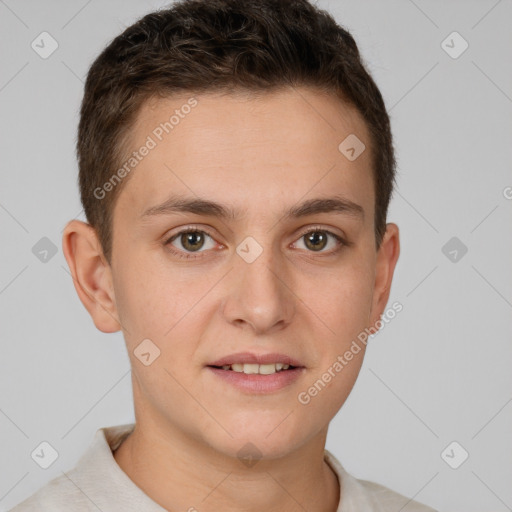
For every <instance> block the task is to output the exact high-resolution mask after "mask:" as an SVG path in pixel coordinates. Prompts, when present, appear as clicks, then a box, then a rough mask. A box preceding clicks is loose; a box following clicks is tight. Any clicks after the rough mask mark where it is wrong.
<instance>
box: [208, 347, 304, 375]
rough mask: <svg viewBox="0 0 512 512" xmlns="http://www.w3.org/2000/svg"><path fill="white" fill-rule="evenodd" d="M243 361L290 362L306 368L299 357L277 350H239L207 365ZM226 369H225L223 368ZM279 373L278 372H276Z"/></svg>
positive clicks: (222, 364)
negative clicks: (261, 352) (263, 352)
mask: <svg viewBox="0 0 512 512" xmlns="http://www.w3.org/2000/svg"><path fill="white" fill-rule="evenodd" d="M234 363H241V364H271V363H282V364H289V365H290V366H295V367H297V368H298V369H299V368H304V365H303V364H301V362H300V361H298V360H297V359H295V358H293V357H290V356H287V355H286V354H279V353H277V352H272V353H269V354H255V353H253V352H238V353H236V354H230V355H229V356H225V357H222V358H221V359H217V360H216V361H213V362H211V363H208V364H207V365H206V366H209V367H210V366H225V365H228V364H234ZM223 371H225V370H223ZM275 375H277V374H275ZM263 377H265V376H263Z"/></svg>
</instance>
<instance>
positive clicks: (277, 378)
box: [206, 366, 305, 393]
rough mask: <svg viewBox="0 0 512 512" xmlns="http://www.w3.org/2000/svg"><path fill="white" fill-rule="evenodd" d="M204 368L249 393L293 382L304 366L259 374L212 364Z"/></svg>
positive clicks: (276, 388) (275, 388)
mask: <svg viewBox="0 0 512 512" xmlns="http://www.w3.org/2000/svg"><path fill="white" fill-rule="evenodd" d="M206 368H208V370H211V371H212V372H213V373H214V374H215V375H218V376H219V377H220V378H221V379H224V380H225V381H226V382H228V383H229V384H232V385H233V386H235V387H236V388H238V389H240V390H242V391H249V392H251V393H271V392H272V391H278V390H280V389H282V388H284V387H286V386H289V385H290V384H292V383H293V382H295V381H296V380H297V379H298V378H299V377H300V376H301V375H302V373H303V372H304V370H305V368H304V367H301V368H293V369H291V370H281V371H280V372H276V373H272V374H270V375H260V374H259V373H253V374H246V373H243V372H235V371H233V370H223V369H222V368H214V367H212V366H207V367H206Z"/></svg>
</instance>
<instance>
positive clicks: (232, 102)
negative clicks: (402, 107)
mask: <svg viewBox="0 0 512 512" xmlns="http://www.w3.org/2000/svg"><path fill="white" fill-rule="evenodd" d="M189 97H190V95H188V96H187V95H183V96H175V97H173V98H166V99H163V98H159V99H153V100H151V101H149V100H148V101H147V102H146V103H145V104H144V106H143V108H142V110H141V111H140V112H139V115H138V117H137V120H136V123H135V124H134V126H133V130H132V138H131V141H130V143H131V145H132V146H133V149H136V148H139V147H140V146H141V145H142V144H143V143H144V141H145V140H146V138H147V136H148V135H149V134H151V133H152V131H153V130H154V128H155V127H156V126H158V124H159V123H160V122H163V121H164V120H166V119H168V118H169V112H171V113H172V112H173V111H174V110H175V109H176V108H178V109H179V108H180V107H181V106H182V105H183V104H185V103H186V101H187V99H188V98H189ZM195 98H196V99H197V101H198V105H197V106H196V107H195V108H194V109H193V110H192V111H191V113H190V114H188V115H187V116H185V118H184V119H182V120H181V121H180V123H179V125H177V126H175V128H174V129H173V130H172V132H170V133H169V134H167V135H165V137H164V138H163V140H162V141H161V142H159V143H158V145H157V147H156V148H155V149H153V150H152V151H151V152H150V153H149V154H148V155H147V156H146V157H145V158H144V159H143V160H142V161H141V162H140V163H139V164H138V166H137V167H136V169H135V170H134V171H132V173H131V174H130V175H129V178H127V182H126V183H124V188H123V189H122V191H121V193H120V195H119V197H118V199H117V202H116V204H115V209H114V216H113V253H112V260H111V265H109V264H108V263H107V262H106V260H105V258H104V257H103V253H102V251H101V247H100V243H99V241H98V239H97V236H96V232H95V231H94V229H92V227H90V226H89V225H88V224H86V223H83V222H81V221H77V220H73V221H71V222H69V223H68V225H67V227H66V229H65V231H64V236H63V248H64V254H65V256H66V259H67V261H68V264H69V267H70V270H71V273H72V276H73V280H74V283H75V287H76V289H77V292H78V294H79V296H80V299H81V300H82V302H83V304H84V305H85V307H86V308H87V310H88V311H89V313H90V315H91V317H92V319H93V321H94V323H95V325H96V326H97V328H98V329H100V330H101V331H103V332H116V331H118V330H120V329H122V331H123V334H124V338H125V341H126V345H127V349H128V353H129V356H130V360H131V364H132V384H133V395H134V407H135V415H136V427H135V430H134V432H133V434H131V435H130V436H129V437H128V438H127V439H126V440H125V441H124V443H123V444H122V445H121V447H120V448H119V449H118V450H117V451H116V452H115V454H114V458H115V460H116V462H117V463H118V464H119V466H120V467H121V469H122V470H123V471H124V472H125V473H126V474H127V475H128V476H129V477H130V478H131V479H132V480H133V482H135V484H137V485H138V486H139V487H140V488H141V489H142V490H143V491H144V492H145V493H146V494H147V495H148V496H150V497H151V498H152V499H153V500H154V501H156V502H157V503H159V504H160V505H161V506H162V507H164V508H166V509H167V510H173V511H177V510H195V509H197V510H200V511H201V512H210V511H218V510H223V511H228V512H229V511H240V510H245V511H247V512H251V511H255V512H256V511H261V510H266V511H268V512H273V511H280V512H283V511H285V512H288V511H299V510H300V511H303V510H308V511H310V512H313V511H318V512H320V511H322V512H325V511H333V512H334V511H335V510H336V509H337V506H338V503H339V500H340V486H339V483H338V481H337V478H336V475H335V474H334V473H333V471H332V470H331V469H330V467H329V466H328V465H327V463H326V462H325V461H324V458H323V457H324V448H325V441H326V436H327V430H328V426H329V422H330V421H331V419H332V418H333V417H334V416H335V415H336V413H337V412H338V410H339V409H340V408H341V406H342V405H343V403H344V402H345V400H346V398H347V396H348V395H349V393H350V391H351V390H352V388H353V386H354V383H355V381H356V379H357V376H358V373H359V371H360V368H361V364H362V362H363V357H364V352H365V351H364V346H363V350H361V351H360V352H359V353H358V354H357V355H356V356H354V358H353V359H352V360H351V361H350V363H348V364H347V365H346V366H345V367H344V368H343V370H342V371H341V372H339V373H338V374H336V377H335V378H332V379H331V380H330V382H329V383H328V384H327V385H326V387H325V388H324V389H323V390H322V391H321V392H319V393H318V395H317V396H315V397H314V398H312V399H311V401H310V402H309V403H308V404H306V405H303V404H301V403H299V401H298V400H297V395H298V394H299V393H300V392H301V391H305V390H307V389H308V388H309V387H310V386H311V385H312V384H313V383H314V382H315V381H316V380H317V379H319V378H321V376H322V374H323V373H324V372H326V371H327V369H328V368H329V367H331V366H332V365H333V363H334V362H335V361H336V358H337V356H338V355H342V354H343V353H344V352H345V351H346V350H347V349H348V348H349V347H350V345H351V343H352V341H353V340H355V339H356V338H357V335H358V334H359V333H360V332H362V331H364V329H365V328H368V327H370V326H373V325H374V324H375V322H377V320H379V318H380V316H381V314H383V312H384V310H385V307H386V304H387V302H388V298H389V293H390V287H391V282H392V278H393V273H394V268H395V265H396V262H397V260H398V256H399V250H400V249H399V231H398V227H397V226H396V224H393V223H388V224H387V230H386V234H385V237H384V240H383V242H382V244H381V246H380V248H379V250H378V251H377V250H376V247H375V235H374V221H373V219H374V203H375V195H374V188H373V178H372V172H371V160H370V138H369V133H368V130H367V127H366V125H365V123H364V121H363V119H362V117H361V116H360V115H359V114H358V112H357V111H355V110H354V109H353V108H352V107H349V106H347V105H346V104H343V103H341V102H340V101H339V100H338V99H337V98H335V97H334V96H329V95H325V94H323V93H320V92H319V91H317V90H314V89H310V88H306V87H301V88H297V89H291V88H288V89H283V90H280V91H274V92H270V93H265V94H264V95H263V96H262V97H259V98H256V97H252V96H247V95H245V96H244V95H242V94H236V95H235V94H230V95H223V96H221V95H218V94H212V93H209V94H202V95H197V96H195ZM349 134H356V135H357V137H358V138H359V139H360V140H361V141H363V142H364V143H365V145H366V150H365V151H364V152H363V153H362V154H361V155H360V156H359V157H358V158H357V159H356V160H354V161H349V160H348V159H347V158H346V157H345V156H344V155H343V154H342V153H341V152H340V151H339V150H338V145H339V144H340V142H341V141H343V140H344V139H345V138H346V137H347V136H348V135H349ZM171 193H172V194H182V195H186V196H187V197H196V196H200V197H201V198H206V199H209V200H213V201H216V202H219V203H221V204H223V205H227V206H232V207H235V208H238V209H240V210H244V215H242V216H240V217H238V218H236V219H222V220H221V219H218V218H216V217H212V216H205V215H197V214H190V213H174V214H169V215H161V216H152V217H150V218H146V219H143V218H141V215H142V213H143V212H144V211H145V210H146V209H148V208H150V207H152V206H155V205H157V204H160V203H162V202H163V201H164V200H165V199H167V197H168V196H169V194H171ZM334 194H339V195H342V196H343V197H345V198H347V199H349V200H351V201H353V202H355V203H357V204H359V205H361V206H362V207H363V209H364V218H363V219H358V218H356V217H353V216H349V215H343V214H342V215H340V214H339V213H335V212H327V213H319V214H315V215H311V216H308V217H305V218H299V219H286V218H284V217H283V215H284V212H285V211H286V210H287V209H288V208H290V207H292V206H295V205H297V204H299V203H301V202H303V201H305V200H307V199H312V198H317V197H331V196H332V195H334ZM187 227H193V228H196V229H198V230H206V231H207V232H208V234H209V235H211V238H210V237H209V236H206V235H204V236H205V239H204V245H203V247H201V244H200V242H197V239H196V241H193V242H192V249H193V248H194V247H197V248H199V250H198V251H197V250H196V252H193V250H192V251H191V250H190V249H189V250H188V254H189V255H191V256H193V257H194V259H190V260H187V259H182V258H179V257H178V256H176V255H174V254H172V252H171V251H170V250H169V246H171V248H173V249H174V250H175V251H176V252H178V253H179V252H181V253H182V254H187V250H186V249H187V247H188V248H190V246H184V245H183V242H185V243H186V239H185V237H182V238H181V239H180V237H179V236H178V237H177V238H176V239H175V240H174V241H173V242H172V243H169V244H168V245H165V242H166V241H167V240H168V239H169V238H170V237H171V236H172V235H174V234H176V233H177V232H178V231H179V230H180V229H184V228H187ZM322 230H324V231H322ZM325 230H328V231H331V232H333V233H335V234H338V235H340V236H342V237H343V238H345V239H346V240H347V241H348V242H349V243H350V245H346V246H343V245H341V246H339V245H337V243H336V240H335V239H334V238H333V237H332V236H329V237H328V240H327V243H326V245H323V244H322V243H321V242H316V246H315V245H314V244H313V245H309V246H308V245H307V244H306V240H305V239H306V238H307V237H304V234H305V233H307V232H308V231H313V232H318V231H320V232H321V233H323V234H324V235H325ZM247 236H252V237H253V238H254V239H255V240H256V241H257V242H258V243H259V245H260V246H261V247H262V248H263V252H262V253H261V255H260V256H259V257H258V258H257V259H256V260H255V261H254V262H252V263H247V262H246V261H244V259H242V258H241V257H240V256H239V255H238V254H237V252H236V248H237V246H238V244H240V243H241V242H242V241H243V240H244V239H245V238H246V237H247ZM194 244H196V245H194ZM311 247H312V248H311ZM315 247H317V248H318V251H315V250H314V249H315ZM337 248H339V251H338V252H335V251H336V249H337ZM329 253H330V254H329ZM147 338H149V339H150V340H152V342H153V343H154V344H155V345H157V346H158V348H159V349H160V352H161V353H160V356H159V357H158V358H157V359H155V360H154V362H152V363H151V364H150V365H149V366H145V365H144V364H142V363H141V362H140V361H139V359H138V358H137V357H136V356H135V355H134V350H135V349H136V347H137V346H138V345H139V344H140V343H141V341H142V340H144V339H147ZM239 351H253V352H256V353H267V352H281V353H285V354H289V355H291V356H293V357H295V358H297V359H298V360H299V361H301V363H302V364H303V365H304V366H305V367H306V369H305V370H304V371H303V373H302V375H301V376H300V378H299V379H298V380H297V381H295V382H294V383H293V384H291V385H290V386H287V387H285V388H283V389H281V390H279V391H275V392H272V393H268V394H266V395H255V394H250V393H248V392H242V391H239V390H237V389H235V388H234V387H232V386H231V385H229V384H227V383H225V382H224V381H223V380H222V379H220V378H219V377H218V376H216V375H213V374H212V372H211V371H210V370H208V369H207V368H206V367H205V365H207V364H208V363H211V362H213V361H214V360H216V359H218V358H220V357H223V356H226V355H229V354H232V353H234V352H239ZM247 442H251V443H253V444H254V445H255V446H256V447H257V448H258V450H259V451H260V452H261V454H262V458H261V459H260V460H258V461H257V463H256V464H254V465H253V466H251V467H248V466H247V465H245V464H243V463H242V462H241V461H240V460H239V458H238V457H237V452H238V451H239V450H240V449H241V448H242V446H244V445H245V444H246V443H247ZM192 507H195V508H192Z"/></svg>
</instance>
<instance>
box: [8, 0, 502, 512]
mask: <svg viewBox="0 0 512 512" xmlns="http://www.w3.org/2000/svg"><path fill="white" fill-rule="evenodd" d="M163 5H165V3H164V2H158V1H152V2H151V1H134V0H131V1H126V0H123V1H121V0H115V1H110V2H99V1H98V0H92V1H88V2H87V1H68V2H64V1H57V0H54V1H45V2H41V1H38V2H36V1H18V2H15V1H14V0H5V1H0V38H1V47H0V52H1V53H0V58H1V68H0V73H1V75H0V109H1V117H0V119H1V123H0V130H1V133H0V141H1V144H2V151H1V173H2V174H1V184H2V186H1V189H0V225H1V233H2V243H1V247H2V249H1V253H2V260H1V265H0V314H1V315H2V319H1V324H0V325H1V328H2V332H1V338H0V339H1V357H0V433H1V436H0V445H1V446H0V448H1V453H2V456H1V460H2V464H1V468H0V510H1V511H5V510H8V509H9V508H11V507H12V506H14V505H15V504H16V503H18V502H19V501H21V500H22V499H24V498H25V497H27V496H28V495H30V494H32V493H33V492H34V491H35V490H37V489H38V488H39V487H41V486H42V485H43V484H45V483H46V482H47V481H48V480H50V479H52V478H54V477H56V476H58V475H60V474H62V471H67V470H68V469H70V468H71V467H72V466H73V465H74V464H75V463H76V461H77V460H78V458H79V457H80V455H81V454H82V453H83V452H84V450H85V448H86V447H87V446H88V445H89V444H90V442H91V441H92V438H93V436H94V433H95V431H96V430H97V429H98V428H100V427H103V426H109V425H116V424H121V423H127V422H131V421H133V406H132V402H131V401H132V395H131V387H130V366H129V359H128V356H127V354H126V351H125V347H124V341H123V338H122V335H121V334H120V333H116V334H103V333H101V332H99V331H98V330H96V328H95V327H94V325H93V323H92V321H91V319H90V317H89V316H88V314H87V312H86V310H85V309H84V308H83V306H82V304H81V303H80V301H79V299H78V297H77V295H76V293H75V290H74V287H73V284H72V281H71V278H70V275H69V273H68V270H67V264H66V262H65V259H64V256H63V254H62V250H61V231H62V229H63V227H64V225H65V223H66V221H67V220H69V219H71V218H73V217H78V218H82V219H83V216H82V213H81V205H80V202H79V198H78V191H77V186H76V175H77V166H76V161H75V156H74V143H75V134H76V126H77V121H78V117H77V112H78V108H79V102H80V100H81V95H82V87H83V80H84V76H85V74H86V72H87V69H88V66H89V65H90V63H91V62H92V60H93V58H94V57H95V56H96V55H97V53H98V52H99V51H100V50H101V49H102V47H103V46H104V45H105V44H106V43H107V42H108V41H109V40H110V39H111V38H112V37H114V36H115V35H117V34H118V33H119V32H120V31H121V30H122V29H123V28H124V27H125V26H126V25H128V24H131V23H132V22H133V21H135V19H136V18H137V17H139V16H140V15H142V14H144V13H147V12H149V11H150V10H153V9H155V8H157V7H161V6H163ZM318 5H319V6H321V7H323V8H326V9H327V10H329V11H330V12H332V13H333V14H334V16H335V17H336V19H337V20H338V21H339V22H340V23H341V24H343V25H344V26H345V27H346V28H348V29H349V30H350V31H351V33H352V34H353V36H354V37H355V39H356V41H357V43H358V45H359V47H360V49H361V52H362V54H363V56H364V58H365V60H366V62H367V64H368V67H369V70H370V72H371V73H372V74H373V76H374V77H375V80H376V82H377V84H378V85H379V87H380V88H381V91H382V93H383V95H384V98H385V101H386V104H387V105H388V109H389V110H390V115H391V119H392V125H393V132H394V136H395V144H396V150H397V157H398V164H399V165H398V167H399V169H398V170H399V175H398V183H399V188H398V189H397V191H396V192H395V196H394V198H393V201H392V203H391V207H390V215H389V219H388V220H389V221H390V222H396V223H397V224H398V225H399V227H400V229H401V244H402V252H401V256H400V259H399V262H398V265H397V269H396V273H395V280H394V284H393V288H392V293H391V298H390V302H389V305H391V304H392V303H393V301H395V300H397V301H399V302H401V303H402V304H403V308H404V309H403V311H402V312H401V313H399V315H397V317H396V318H395V319H394V320H393V321H392V322H391V323H390V324H388V325H386V326H385V328H384V329H383V330H382V331H381V332H380V333H379V334H377V335H376V336H375V337H374V338H373V339H372V340H371V344H370V345H369V349H368V351H367V356H366V359H365V363H364V365H363V368H362V371H361V374H360V376H359V379H358V381H357V383H356V386H355V388H354V390H353V393H352V394H351V396H350V397H349V399H348V401H347V403H346V404H345V406H344V407H343V408H342V410H341V412H340V413H339V414H338V415H337V416H336V418H335V419H334V420H333V422H332V423H331V428H330V431H329V437H328V443H327V448H328V449H330V450H331V451H332V452H333V453H334V454H335V455H336V456H337V457H338V458H339V459H340V460H341V462H342V464H343V465H344V466H345V468H346V469H347V470H348V471H349V472H351V473H353V474H354V475H355V476H356V477H358V478H364V479H368V480H374V481H376V482H379V483H381V484H384V485H386V486H389V487H391V488H393V489H395V490H397V491H399V492H401V493H403V494H407V495H409V496H411V497H412V496H415V499H417V500H419V501H422V502H424V503H427V504H429V505H431V506H433V507H436V508H438V509H439V510H441V511H448V510H451V511H464V512H472V511H481V510H493V511H505V510H512V508H511V507H512V486H511V482H512V464H511V461H512V438H511V435H510V432H511V426H512V403H511V402H512V386H511V384H512V372H511V371H510V368H511V361H512V358H511V356H512V345H511V343H510V341H511V334H512V322H511V308H512V292H511V290H512V287H511V284H512V266H511V264H510V262H511V261H512V258H511V255H512V237H511V236H510V234H511V227H512V226H511V220H512V218H511V209H512V200H510V199H507V196H508V197H511V196H512V189H510V188H509V189H507V187H511V186H512V173H511V172H510V164H511V162H512V143H511V142H512V139H511V135H512V133H511V131H512V130H511V123H510V120H511V117H510V115H511V113H512V67H511V64H512V31H511V30H510V22H511V20H512V3H511V2H510V0H508V1H507V0H503V1H495V0H489V1H487V0H485V1H484V0H481V1H471V2H470V1H451V2H447V1H430V2H427V1H420V0H416V1H415V2H413V1H411V0H409V1H408V0H396V1H384V2H383V1H378V0H372V1H368V0H365V1H356V0H351V1H348V0H347V1H338V0H331V1H321V0H320V1H319V2H318ZM43 31H47V32H49V33H50V34H51V35H52V37H53V38H54V39H55V40H56V41H57V42H58V45H59V47H58V49H57V50H56V51H55V52H54V53H53V54H52V55H51V56H50V57H48V58H47V59H43V58H41V57H40V56H39V55H38V54H37V53H36V52H35V51H34V50H33V49H32V48H31V42H32V41H33V40H35V39H36V38H37V36H38V35H39V34H40V33H41V32H43ZM453 31H457V32H458V33H460V35H461V36H462V37H463V38H464V39H465V40H466V41H467V42H468V43H469V47H468V49H467V50H466V51H465V52H464V53H462V54H461V55H460V56H458V58H452V57H450V56H449V55H448V54H447V53H446V51H445V49H443V46H442V42H443V40H445V39H446V37H447V36H448V35H449V34H451V33H452V32H453ZM36 41H37V40H36ZM447 43H448V44H449V45H450V46H453V48H452V49H451V51H452V52H453V51H459V50H460V49H461V48H462V47H461V41H460V40H454V42H453V43H452V42H450V39H448V42H447ZM445 44H446V43H445ZM47 47H48V46H47ZM507 191H508V193H507ZM43 237H47V238H48V239H49V240H50V241H51V242H52V243H53V244H54V245H55V246H56V247H57V253H56V254H55V255H54V256H52V255H51V252H50V253H48V255H47V261H46V262H44V261H41V260H40V258H41V257H42V253H41V252H40V251H41V250H42V249H41V247H40V246H36V250H34V252H35V253H36V254H34V252H33V250H32V249H33V247H34V246H35V245H36V244H37V243H38V242H39V241H40V239H41V238H43ZM452 237H457V239H458V241H456V242H455V243H456V244H458V250H459V249H460V248H461V247H462V244H464V246H466V247H467V253H466V254H465V255H463V256H462V257H461V252H460V250H459V252H458V256H457V260H456V261H452V260H451V259H450V258H452V256H450V255H449V254H448V256H450V257H448V256H446V255H445V253H444V252H443V250H442V248H443V246H444V245H445V244H446V243H447V242H448V241H449V240H450V239H451V238H452ZM39 243H40V244H43V248H44V244H45V243H46V244H48V242H47V241H46V242H45V241H43V242H39ZM454 247H455V246H454ZM449 250H452V248H451V247H449ZM445 252H446V253H448V251H446V250H445ZM452 254H453V253H452ZM452 259H453V258H452ZM42 441H48V442H49V443H50V444H51V445H52V446H54V447H55V448H56V449H57V451H58V452H59V458H58V459H57V461H56V462H55V463H54V464H53V465H52V466H50V468H48V469H46V470H44V469H41V468H40V467H39V466H38V465H36V464H35V462H34V461H33V460H32V458H31V456H30V454H31V452H32V451H33V450H34V448H35V447H36V446H38V445H39V443H40V442H42ZM452 441H457V442H458V443H459V445H460V446H461V447H463V449H465V450H466V451H467V452H468V453H469V458H468V459H467V460H466V461H465V462H464V463H463V464H462V465H461V466H460V467H459V468H458V469H452V468H451V467H449V466H448V464H447V463H446V462H445V460H443V458H442V457H441V453H442V452H443V450H444V449H445V448H446V447H447V446H448V445H449V444H450V443H451V442H452ZM460 453H461V452H460V448H457V450H456V451H454V452H450V455H452V457H451V459H452V461H453V460H455V461H456V460H457V458H458V457H460ZM406 510H407V508H405V509H404V512H405V511H406Z"/></svg>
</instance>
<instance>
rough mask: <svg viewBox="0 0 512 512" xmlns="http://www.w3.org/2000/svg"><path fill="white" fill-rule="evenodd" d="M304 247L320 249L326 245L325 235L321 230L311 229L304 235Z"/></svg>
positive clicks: (314, 249)
mask: <svg viewBox="0 0 512 512" xmlns="http://www.w3.org/2000/svg"><path fill="white" fill-rule="evenodd" d="M304 240H305V241H306V247H308V249H311V250H312V251H321V250H322V249H323V248H324V247H325V246H326V245H327V236H326V234H325V232H323V231H311V232H310V233H308V234H307V235H304Z"/></svg>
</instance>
